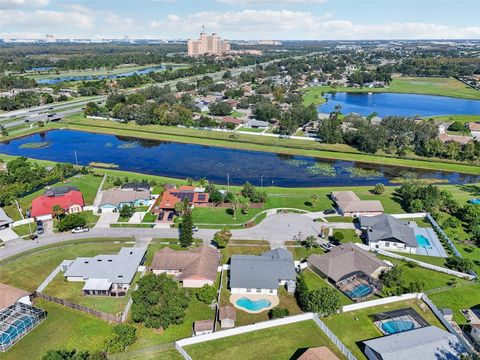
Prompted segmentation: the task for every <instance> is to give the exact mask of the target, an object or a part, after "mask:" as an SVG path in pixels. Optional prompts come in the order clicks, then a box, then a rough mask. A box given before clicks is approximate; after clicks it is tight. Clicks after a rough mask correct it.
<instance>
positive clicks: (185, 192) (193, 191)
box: [157, 185, 209, 211]
mask: <svg viewBox="0 0 480 360" xmlns="http://www.w3.org/2000/svg"><path fill="white" fill-rule="evenodd" d="M185 198H188V201H189V203H190V205H193V206H206V205H207V204H208V198H209V194H208V193H206V192H204V190H203V189H199V188H196V187H194V186H186V185H185V186H180V187H179V188H178V189H177V188H174V189H169V190H165V191H164V192H163V195H162V200H161V201H160V204H159V205H158V207H157V208H158V210H159V211H160V210H173V209H175V204H177V203H179V202H180V201H183V199H185Z"/></svg>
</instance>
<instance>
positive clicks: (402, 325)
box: [382, 320, 415, 334]
mask: <svg viewBox="0 0 480 360" xmlns="http://www.w3.org/2000/svg"><path fill="white" fill-rule="evenodd" d="M414 328H415V324H414V323H413V322H411V321H402V320H391V321H387V322H384V323H383V324H382V329H383V331H385V332H386V333H387V334H396V333H400V332H404V331H408V330H412V329H414Z"/></svg>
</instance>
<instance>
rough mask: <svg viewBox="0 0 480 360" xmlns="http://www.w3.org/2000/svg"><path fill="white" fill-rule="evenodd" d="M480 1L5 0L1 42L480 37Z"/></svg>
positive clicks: (0, 11) (1, 11) (0, 23)
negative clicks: (213, 36) (214, 36)
mask: <svg viewBox="0 0 480 360" xmlns="http://www.w3.org/2000/svg"><path fill="white" fill-rule="evenodd" d="M479 10H480V2H479V1H477V0H457V1H455V2H452V1H450V0H416V1H414V0H366V1H359V0H276V1H273V0H255V1H254V0H202V1H199V0H196V1H193V0H137V1H132V0H130V1H127V0H117V1H112V0H96V1H93V0H85V1H65V0H0V37H1V38H28V39H31V38H34V39H46V35H47V34H49V35H53V36H54V37H55V38H123V37H124V36H128V37H129V38H132V39H135V38H142V39H148V38H150V39H188V38H196V37H197V36H198V33H199V32H200V31H201V30H202V26H203V25H204V26H205V27H206V31H207V32H208V33H215V32H216V33H219V34H222V38H224V39H229V40H240V39H244V40H248V39H274V40H363V39H365V40H368V39H387V40H388V39H479V38H480V24H479V23H478V20H477V14H478V11H479Z"/></svg>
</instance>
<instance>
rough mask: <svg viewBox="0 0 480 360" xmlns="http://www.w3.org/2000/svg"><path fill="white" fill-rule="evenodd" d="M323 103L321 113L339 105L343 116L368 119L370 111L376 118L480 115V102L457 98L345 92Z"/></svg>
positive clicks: (320, 108) (331, 95)
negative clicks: (351, 114)
mask: <svg viewBox="0 0 480 360" xmlns="http://www.w3.org/2000/svg"><path fill="white" fill-rule="evenodd" d="M325 98H326V99H327V102H326V103H325V104H322V105H320V106H319V107H318V111H319V112H322V113H330V112H332V111H335V106H336V105H341V107H342V108H341V112H342V113H344V114H349V113H352V112H354V113H358V114H361V115H363V116H368V115H370V114H372V113H374V112H376V113H377V114H378V116H380V117H385V116H389V115H401V116H422V117H425V116H436V115H455V114H456V115H474V114H480V100H466V99H457V98H452V97H446V96H434V95H417V94H395V93H378V94H376V93H363V94H355V93H345V92H339V93H334V94H326V96H325Z"/></svg>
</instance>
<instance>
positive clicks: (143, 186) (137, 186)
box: [120, 181, 151, 191]
mask: <svg viewBox="0 0 480 360" xmlns="http://www.w3.org/2000/svg"><path fill="white" fill-rule="evenodd" d="M150 188H151V187H150V184H149V183H148V182H145V181H142V182H129V183H126V184H123V185H122V186H120V189H121V190H123V191H150Z"/></svg>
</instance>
